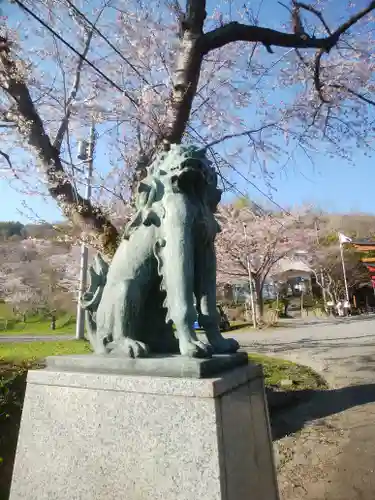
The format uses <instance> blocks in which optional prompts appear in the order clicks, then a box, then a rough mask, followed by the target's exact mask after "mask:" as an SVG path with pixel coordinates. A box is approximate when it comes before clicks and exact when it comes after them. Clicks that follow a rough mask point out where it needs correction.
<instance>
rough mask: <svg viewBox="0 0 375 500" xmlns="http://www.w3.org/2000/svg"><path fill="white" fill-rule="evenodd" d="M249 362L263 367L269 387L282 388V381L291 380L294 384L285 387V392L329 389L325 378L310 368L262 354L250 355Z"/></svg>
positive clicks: (266, 383)
mask: <svg viewBox="0 0 375 500" xmlns="http://www.w3.org/2000/svg"><path fill="white" fill-rule="evenodd" d="M249 360H250V361H253V362H254V363H257V364H260V365H262V367H263V373H264V379H265V385H266V386H267V387H273V388H281V381H282V380H291V381H292V382H293V384H292V385H290V386H288V387H284V389H285V390H288V391H293V390H302V389H326V388H327V383H326V381H325V380H324V378H323V377H321V376H320V375H319V374H318V373H316V372H315V371H314V370H312V369H311V368H309V367H308V366H304V365H299V364H296V363H292V362H291V361H286V360H284V359H278V358H272V357H270V356H263V355H261V354H249Z"/></svg>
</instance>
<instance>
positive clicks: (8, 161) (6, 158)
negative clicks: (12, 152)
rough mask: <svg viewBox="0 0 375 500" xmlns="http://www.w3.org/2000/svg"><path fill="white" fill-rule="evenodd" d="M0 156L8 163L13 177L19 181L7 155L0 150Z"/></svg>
mask: <svg viewBox="0 0 375 500" xmlns="http://www.w3.org/2000/svg"><path fill="white" fill-rule="evenodd" d="M0 155H1V156H2V157H3V158H4V159H5V161H6V162H7V163H8V166H9V168H10V170H11V171H12V172H13V175H14V177H15V178H16V179H19V176H18V174H17V172H16V171H15V170H14V167H13V165H12V162H11V161H10V158H9V155H8V154H7V153H4V151H1V150H0Z"/></svg>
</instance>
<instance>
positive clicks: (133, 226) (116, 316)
mask: <svg viewBox="0 0 375 500" xmlns="http://www.w3.org/2000/svg"><path fill="white" fill-rule="evenodd" d="M220 198H221V190H220V189H218V187H217V175H216V172H215V170H214V168H213V167H212V166H211V162H210V161H209V160H208V159H207V158H206V155H205V151H204V150H200V149H198V148H195V147H193V146H179V145H174V146H172V148H171V150H170V151H169V152H167V153H161V154H159V156H158V157H157V158H156V159H155V161H154V162H153V163H152V164H151V165H150V167H149V168H148V169H147V177H146V178H145V179H144V180H143V181H142V182H141V183H140V185H139V187H138V193H137V198H136V213H135V216H134V217H133V218H132V220H131V221H130V222H129V223H128V225H127V226H126V228H125V230H124V234H123V236H122V241H121V243H120V245H119V247H118V248H117V251H116V253H115V255H114V257H113V260H112V262H111V264H110V265H108V264H107V263H106V262H105V261H104V260H103V259H102V258H101V256H100V255H97V257H96V259H95V262H94V265H93V266H92V267H91V268H90V275H91V281H90V287H89V289H88V291H87V292H86V293H85V294H84V297H83V302H82V306H83V307H84V308H85V309H86V311H87V329H88V335H89V338H90V342H91V344H92V346H93V348H94V350H95V352H96V353H97V354H105V353H111V354H115V355H119V356H127V357H133V358H136V357H146V356H148V355H149V354H152V353H155V354H156V353H158V354H162V353H164V354H171V353H178V352H180V353H181V354H182V355H184V356H190V357H210V356H211V355H212V354H213V353H215V354H224V353H232V352H236V351H237V350H238V348H239V346H238V343H237V342H236V341H235V340H234V339H226V338H224V337H223V336H222V335H221V333H220V329H219V326H218V317H217V310H216V256H215V247H214V240H215V236H216V234H217V233H218V232H219V231H220V228H219V225H218V223H217V222H216V219H215V217H214V213H215V211H216V208H217V205H218V203H219V201H220ZM194 299H195V300H194ZM197 314H198V321H199V324H200V325H201V326H202V328H203V330H204V331H205V333H206V336H207V339H208V342H209V344H206V343H204V342H201V341H200V340H199V339H198V338H197V335H196V333H195V330H194V328H193V323H194V321H195V320H196V318H197Z"/></svg>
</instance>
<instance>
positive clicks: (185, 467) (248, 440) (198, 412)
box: [10, 363, 279, 500]
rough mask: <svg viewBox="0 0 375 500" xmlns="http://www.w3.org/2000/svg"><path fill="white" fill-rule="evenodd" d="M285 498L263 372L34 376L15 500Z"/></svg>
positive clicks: (45, 372)
mask: <svg viewBox="0 0 375 500" xmlns="http://www.w3.org/2000/svg"><path fill="white" fill-rule="evenodd" d="M25 498H27V499H28V500H44V499H45V500H65V499H67V498H68V499H69V500H115V499H116V500H118V499H119V498H124V499H126V500H158V499H160V500H161V499H163V500H196V499H204V500H278V498H279V497H278V490H277V482H276V475H275V468H274V460H273V450H272V442H271V438H270V431H269V421H268V411H267V406H266V403H265V392H264V385H263V376H262V372H261V369H260V367H258V366H256V365H252V364H250V365H245V366H242V367H238V368H235V369H233V370H230V371H225V372H224V373H222V374H220V375H217V376H216V377H212V378H193V377H190V378H186V377H161V376H157V377H156V376H144V375H123V374H116V373H98V371H97V370H96V371H94V372H91V373H90V372H89V371H85V372H79V371H77V370H73V371H69V370H68V369H67V363H65V368H64V369H60V370H59V369H57V367H55V368H54V369H52V366H51V365H50V367H49V368H48V369H45V370H31V371H30V372H29V374H28V382H27V389H26V396H25V401H24V407H23V413H22V421H21V428H20V434H19V441H18V447H17V454H16V460H15V466H14V472H13V482H12V487H11V494H10V500H21V499H22V500H23V499H25Z"/></svg>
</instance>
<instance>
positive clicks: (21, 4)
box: [13, 0, 138, 107]
mask: <svg viewBox="0 0 375 500" xmlns="http://www.w3.org/2000/svg"><path fill="white" fill-rule="evenodd" d="M13 1H14V2H15V3H16V4H17V5H18V6H19V7H21V9H23V10H24V11H25V12H27V13H28V14H29V15H30V16H31V17H33V18H34V19H35V20H36V21H38V22H39V23H40V24H41V25H42V26H43V27H44V28H46V29H47V30H48V31H49V32H50V33H52V34H53V35H54V36H55V37H56V38H58V40H60V42H62V43H63V44H64V45H65V46H66V47H68V48H69V49H70V50H71V51H72V52H74V53H75V54H76V55H77V56H78V57H80V58H81V59H82V60H83V61H85V63H86V64H88V66H90V68H92V69H93V70H94V71H96V73H98V74H99V75H100V76H101V77H102V78H104V79H105V80H106V82H107V83H109V84H110V85H112V86H113V87H114V88H115V89H117V90H118V91H119V92H121V93H122V94H124V95H125V96H126V97H127V98H128V99H129V100H130V101H131V103H132V104H133V105H134V106H135V107H138V103H137V102H136V100H135V99H134V98H133V97H132V96H131V95H130V94H129V93H128V92H127V91H126V90H125V89H122V88H121V87H120V86H119V85H117V83H115V82H114V81H113V80H111V78H109V76H107V75H106V74H105V73H103V72H102V71H101V70H100V69H99V68H97V67H96V66H95V64H93V63H92V62H91V61H89V60H88V59H87V58H86V57H85V56H84V55H83V54H81V53H80V52H79V51H78V50H77V49H75V48H74V47H73V46H72V45H71V44H70V43H69V42H67V41H66V40H64V38H63V37H62V36H61V35H59V34H58V33H57V32H56V31H55V30H54V29H53V28H51V27H50V26H49V25H48V24H47V23H46V22H45V21H43V19H41V18H40V17H39V16H37V15H36V14H34V13H33V12H32V11H31V10H30V9H29V8H28V7H26V5H24V4H23V3H22V2H20V0H13Z"/></svg>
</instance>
